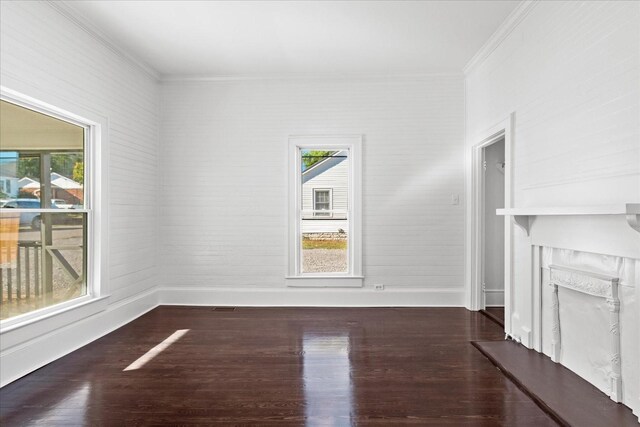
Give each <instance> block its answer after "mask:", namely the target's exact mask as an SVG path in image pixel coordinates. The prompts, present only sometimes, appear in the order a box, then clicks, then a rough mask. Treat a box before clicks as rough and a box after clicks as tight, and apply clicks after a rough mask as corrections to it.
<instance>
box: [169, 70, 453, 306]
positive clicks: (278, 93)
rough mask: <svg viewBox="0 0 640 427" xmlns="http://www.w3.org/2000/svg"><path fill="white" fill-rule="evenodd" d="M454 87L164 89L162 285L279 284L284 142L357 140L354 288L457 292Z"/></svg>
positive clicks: (182, 85) (371, 84)
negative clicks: (359, 192) (359, 210)
mask: <svg viewBox="0 0 640 427" xmlns="http://www.w3.org/2000/svg"><path fill="white" fill-rule="evenodd" d="M463 89H464V87H463V79H462V77H461V76H445V77H442V76H440V77H423V78H416V79H407V80H395V81H390V80H381V79H363V80H360V81H357V80H339V79H337V80H289V81H281V80H269V81H237V82H168V83H165V84H163V88H162V105H163V111H162V127H161V135H162V147H163V151H162V169H163V182H162V186H163V191H162V193H163V194H164V196H165V202H163V203H162V208H161V225H160V236H161V247H162V258H161V259H162V264H163V266H164V274H163V276H164V282H163V284H164V285H166V286H186V287H198V288H215V287H233V288H247V287H250V288H256V287H262V288H264V287H268V288H282V287H284V286H285V280H284V276H285V274H286V246H285V245H286V243H287V171H288V167H287V137H288V136H289V135H304V134H363V135H364V144H363V152H364V154H363V200H364V202H363V205H364V206H363V207H364V215H363V236H364V246H363V252H364V257H363V263H364V274H365V276H366V279H365V286H367V285H371V284H374V283H382V284H384V285H386V287H387V289H389V288H422V289H428V288H449V289H459V290H460V291H462V289H463V268H462V266H463V244H464V243H463V230H464V216H463V207H462V205H460V206H452V205H451V194H452V193H458V194H459V193H461V192H462V191H463V185H464V160H463V136H464V132H463V129H464V109H463V105H464V100H463V96H464V90H463ZM185 182H188V183H190V184H189V185H188V186H186V187H185V186H184V185H183V183H185ZM462 298H463V294H460V300H459V304H462V303H463V300H462ZM256 302H258V301H256ZM426 303H428V301H426Z"/></svg>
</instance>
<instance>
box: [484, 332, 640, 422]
mask: <svg viewBox="0 0 640 427" xmlns="http://www.w3.org/2000/svg"><path fill="white" fill-rule="evenodd" d="M474 346H476V347H477V348H478V349H479V350H480V351H481V352H482V353H483V354H485V355H486V356H487V357H488V358H489V359H490V360H491V361H492V362H493V363H494V364H495V365H496V366H498V367H499V368H500V369H501V370H502V371H503V372H504V373H505V374H506V375H508V376H509V377H510V378H511V379H512V380H513V381H515V382H516V383H517V384H518V385H519V386H520V387H521V388H522V389H524V390H526V392H527V393H529V394H530V395H531V396H532V398H533V399H535V400H536V401H537V402H538V403H539V405H541V406H543V407H544V408H545V409H546V410H547V411H548V412H550V413H551V414H552V415H553V416H554V418H556V419H557V420H558V421H559V422H560V423H561V424H563V425H568V426H581V427H601V426H617V427H625V426H630V427H637V426H638V419H637V418H636V417H635V416H634V415H633V413H632V412H631V410H630V409H629V408H627V407H626V406H624V405H622V404H618V403H615V402H613V401H612V400H611V399H609V397H607V396H606V395H605V394H604V393H602V392H601V391H600V390H598V389H597V388H596V387H594V386H593V385H591V384H590V383H588V382H587V381H585V380H583V379H582V378H580V377H579V376H578V375H576V374H575V373H573V372H571V371H570V370H569V369H567V368H565V367H564V366H562V365H560V364H558V363H554V362H552V361H551V359H550V358H548V357H547V356H545V355H543V354H540V353H538V352H536V351H533V350H528V349H527V348H526V347H524V346H521V345H519V344H516V343H515V342H513V341H501V342H497V341H493V342H475V343H474Z"/></svg>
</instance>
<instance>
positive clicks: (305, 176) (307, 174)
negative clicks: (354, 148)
mask: <svg viewBox="0 0 640 427" xmlns="http://www.w3.org/2000/svg"><path fill="white" fill-rule="evenodd" d="M347 155H348V152H347V151H346V150H341V151H336V152H335V153H333V154H332V155H331V156H330V157H327V158H326V159H324V160H321V161H319V162H318V163H315V164H314V165H313V166H311V167H310V168H307V169H305V170H304V171H302V182H303V183H305V182H307V181H309V180H310V179H312V178H314V177H316V176H318V175H320V174H321V173H324V172H326V171H327V170H329V169H331V168H332V167H334V166H336V165H337V164H339V163H342V161H343V160H344V159H346V158H347Z"/></svg>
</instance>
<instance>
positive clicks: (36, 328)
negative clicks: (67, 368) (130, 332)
mask: <svg viewBox="0 0 640 427" xmlns="http://www.w3.org/2000/svg"><path fill="white" fill-rule="evenodd" d="M85 298H86V299H85ZM75 302H76V303H75V304H73V305H69V306H63V307H58V308H57V309H54V308H56V307H50V308H51V309H54V310H52V311H44V312H43V313H42V314H41V315H39V316H36V317H31V316H29V317H26V318H25V319H24V320H22V321H19V319H15V320H18V321H17V322H13V321H12V320H13V319H10V321H9V322H6V321H5V322H6V323H5V322H3V323H4V324H0V337H2V340H0V341H1V345H0V351H4V350H6V349H8V348H11V347H14V346H16V345H19V344H21V343H23V342H25V341H28V340H31V339H34V338H36V337H39V336H41V335H44V334H47V333H49V332H51V331H54V330H56V329H60V328H63V327H65V326H67V325H70V324H72V323H75V322H77V321H79V320H82V319H84V318H86V317H89V316H93V315H95V314H97V313H99V312H101V311H104V310H105V309H106V308H107V305H108V302H109V297H108V296H102V297H97V298H92V297H82V298H78V301H75Z"/></svg>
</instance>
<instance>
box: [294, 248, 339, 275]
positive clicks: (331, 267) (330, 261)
mask: <svg viewBox="0 0 640 427" xmlns="http://www.w3.org/2000/svg"><path fill="white" fill-rule="evenodd" d="M302 271H303V272H305V273H336V272H344V271H347V250H346V249H303V250H302Z"/></svg>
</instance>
